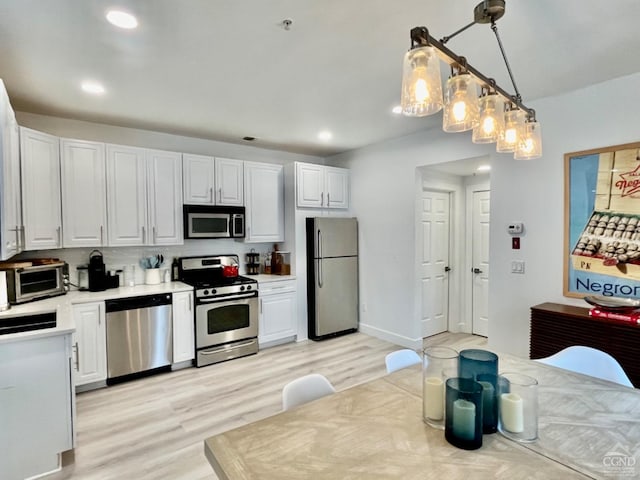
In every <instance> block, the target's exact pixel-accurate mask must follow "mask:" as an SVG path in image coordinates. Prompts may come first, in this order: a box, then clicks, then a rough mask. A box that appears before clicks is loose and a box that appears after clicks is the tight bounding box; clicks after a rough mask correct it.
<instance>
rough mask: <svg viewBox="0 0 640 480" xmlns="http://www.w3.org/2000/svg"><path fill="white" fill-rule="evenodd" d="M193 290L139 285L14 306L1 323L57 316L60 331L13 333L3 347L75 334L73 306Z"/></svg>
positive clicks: (0, 340) (4, 338)
mask: <svg viewBox="0 0 640 480" xmlns="http://www.w3.org/2000/svg"><path fill="white" fill-rule="evenodd" d="M190 290H193V287H192V286H190V285H187V284H186V283H182V282H170V283H160V284H158V285H136V286H135V287H120V288H111V289H108V290H104V291H102V292H84V291H83V292H81V291H78V290H74V291H71V292H68V293H67V294H66V295H60V296H58V297H51V298H47V299H44V300H37V301H35V302H29V303H25V304H22V305H12V306H11V308H10V309H9V310H6V311H4V312H0V322H1V321H2V319H3V318H10V317H22V316H26V315H37V314H40V313H50V312H56V323H57V325H56V327H55V328H46V329H41V330H32V331H30V332H20V333H11V334H8V335H0V344H2V343H8V342H15V341H19V340H24V339H27V338H36V337H48V336H52V335H61V334H65V333H69V332H73V331H74V330H75V329H76V326H75V322H74V321H73V315H72V313H71V306H72V305H77V304H82V303H91V302H102V301H104V300H109V299H115V298H126V297H139V296H141V295H154V294H157V293H175V292H188V291H190Z"/></svg>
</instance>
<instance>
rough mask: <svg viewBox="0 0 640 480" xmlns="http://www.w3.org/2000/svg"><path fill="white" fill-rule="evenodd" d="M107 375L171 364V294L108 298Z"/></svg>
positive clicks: (116, 375)
mask: <svg viewBox="0 0 640 480" xmlns="http://www.w3.org/2000/svg"><path fill="white" fill-rule="evenodd" d="M105 304H106V305H105V306H106V314H107V316H106V319H107V379H113V378H116V377H122V376H123V375H129V374H132V373H139V372H144V371H147V370H152V369H155V368H159V367H163V366H167V365H170V364H171V361H172V357H173V347H172V330H171V318H172V315H171V313H172V310H171V294H159V295H146V296H141V297H129V298H119V299H116V300H107V301H106V302H105Z"/></svg>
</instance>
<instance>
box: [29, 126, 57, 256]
mask: <svg viewBox="0 0 640 480" xmlns="http://www.w3.org/2000/svg"><path fill="white" fill-rule="evenodd" d="M59 144H60V142H59V140H58V137H54V136H53V135H48V134H46V133H42V132H37V131H35V130H31V129H28V128H24V127H22V128H20V151H21V160H22V161H21V167H22V215H23V220H24V237H25V250H44V249H51V248H60V247H62V215H61V208H60V145H59Z"/></svg>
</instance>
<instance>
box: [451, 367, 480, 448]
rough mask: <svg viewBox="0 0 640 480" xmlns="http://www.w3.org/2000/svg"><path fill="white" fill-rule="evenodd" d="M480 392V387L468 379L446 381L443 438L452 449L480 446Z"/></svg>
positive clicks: (456, 378)
mask: <svg viewBox="0 0 640 480" xmlns="http://www.w3.org/2000/svg"><path fill="white" fill-rule="evenodd" d="M482 391H483V389H482V385H480V384H479V383H478V382H476V381H475V380H471V379H469V378H459V377H454V378H449V379H448V380H447V382H446V394H445V395H446V398H445V400H446V412H445V426H444V437H445V438H446V440H447V442H449V443H450V444H451V445H453V446H454V447H458V448H462V449H464V450H476V449H478V448H480V447H481V446H482Z"/></svg>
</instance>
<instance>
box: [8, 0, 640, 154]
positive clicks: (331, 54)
mask: <svg viewBox="0 0 640 480" xmlns="http://www.w3.org/2000/svg"><path fill="white" fill-rule="evenodd" d="M479 1H480V0H456V1H445V0H439V1H438V0H404V1H399V2H393V1H388V0H324V1H320V0H316V1H312V0H269V1H267V0H180V1H178V0H129V1H127V0H122V1H119V0H114V1H99V0H0V78H2V79H4V81H5V84H6V85H7V89H8V91H9V95H10V98H11V101H12V104H13V106H14V108H15V109H16V110H20V111H26V112H33V113H42V114H48V115H55V116H61V117H69V118H76V119H82V120H88V121H95V122H101V123H108V124H114V125H121V126H129V127H136V128H144V129H149V130H157V131H163V132H170V133H175V134H181V135H187V136H194V137H202V138H209V139H214V140H221V141H228V142H234V143H243V140H242V137H243V136H245V135H250V136H254V137H257V140H256V141H255V142H254V143H252V145H255V146H261V147H264V148H274V149H279V150H285V151H290V152H297V153H307V154H312V155H320V156H327V155H331V154H334V153H338V152H342V151H345V150H349V149H353V148H358V147H362V146H364V145H368V144H372V143H376V142H379V141H382V140H385V139H389V138H393V137H398V136H402V135H406V134H409V133H413V132H416V131H418V130H421V129H427V128H434V127H436V128H440V127H439V125H440V122H441V114H436V115H434V116H432V117H426V118H421V119H416V118H404V117H401V116H397V115H394V114H392V113H391V108H392V107H393V106H394V105H396V104H397V103H398V101H399V100H398V99H399V91H400V81H401V64H402V56H403V54H404V52H405V51H406V50H407V49H408V47H409V43H410V42H409V30H410V29H411V28H412V27H414V26H417V25H425V26H426V27H427V28H429V31H430V33H431V34H432V35H433V36H434V37H436V38H441V37H442V36H444V35H448V34H450V33H452V32H454V31H455V30H457V29H458V28H460V27H462V26H464V25H466V24H467V23H469V22H470V21H471V20H472V16H473V7H474V6H475V5H476V4H477V3H478V2H479ZM113 7H119V8H121V9H126V10H128V11H130V12H131V13H133V14H135V15H136V16H137V17H138V20H139V22H140V26H139V28H137V29H136V30H133V31H125V30H121V29H118V28H116V27H113V26H112V25H110V24H109V23H107V22H106V21H105V19H104V15H105V13H106V11H107V10H108V9H110V8H113ZM506 10H507V11H506V14H505V16H504V17H503V18H502V19H500V20H499V21H498V27H499V32H500V34H501V37H502V41H503V43H504V46H505V49H506V51H507V55H508V57H509V61H510V63H511V67H512V70H513V72H514V74H515V78H516V82H517V85H518V88H519V89H520V91H521V93H522V95H523V98H524V101H525V103H527V104H529V103H530V100H532V99H536V98H541V97H546V96H552V95H557V94H560V93H563V92H567V91H570V90H573V89H576V88H580V87H584V86H587V85H590V84H594V83H599V82H602V81H605V80H608V79H611V78H615V77H619V76H624V75H627V74H630V73H634V72H637V71H640V55H638V54H637V52H638V51H640V35H639V34H638V20H639V19H640V2H639V1H638V0H616V1H615V2H608V3H607V2H604V3H603V2H602V1H601V0H599V1H595V0H562V1H558V0H507V7H506ZM285 18H290V19H292V20H293V24H292V26H291V29H290V30H289V31H286V30H285V29H284V28H282V25H281V22H282V20H283V19H285ZM448 47H449V48H451V49H452V50H453V51H455V52H456V53H458V54H459V55H464V56H465V57H467V59H468V61H469V62H470V63H471V64H472V65H473V66H475V67H476V68H478V69H479V70H481V71H482V72H483V73H485V74H486V75H487V76H490V77H494V78H495V79H496V80H497V82H498V83H499V84H500V85H501V86H502V87H503V88H505V89H506V90H508V91H510V92H512V91H513V88H512V87H511V84H510V82H509V78H508V75H507V72H506V69H505V67H504V63H503V61H502V58H501V56H500V53H499V50H498V46H497V43H496V41H495V37H494V36H493V33H492V32H491V29H490V28H489V26H488V25H476V26H474V27H472V28H471V29H469V30H467V31H466V32H464V33H462V34H461V35H460V36H458V37H456V38H454V39H452V40H451V41H450V42H449V43H448ZM443 70H446V69H444V68H443ZM85 79H94V80H97V81H100V82H102V83H103V84H104V86H105V88H106V90H107V92H106V94H105V95H103V96H102V97H91V96H88V95H87V94H85V93H83V92H82V91H81V90H80V89H79V85H80V83H81V82H82V81H83V80H85ZM539 120H540V121H541V122H542V123H543V125H544V117H541V118H539ZM323 129H328V130H330V131H332V132H333V139H332V140H330V141H328V142H323V141H320V140H318V138H317V134H318V132H319V131H321V130H323Z"/></svg>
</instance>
